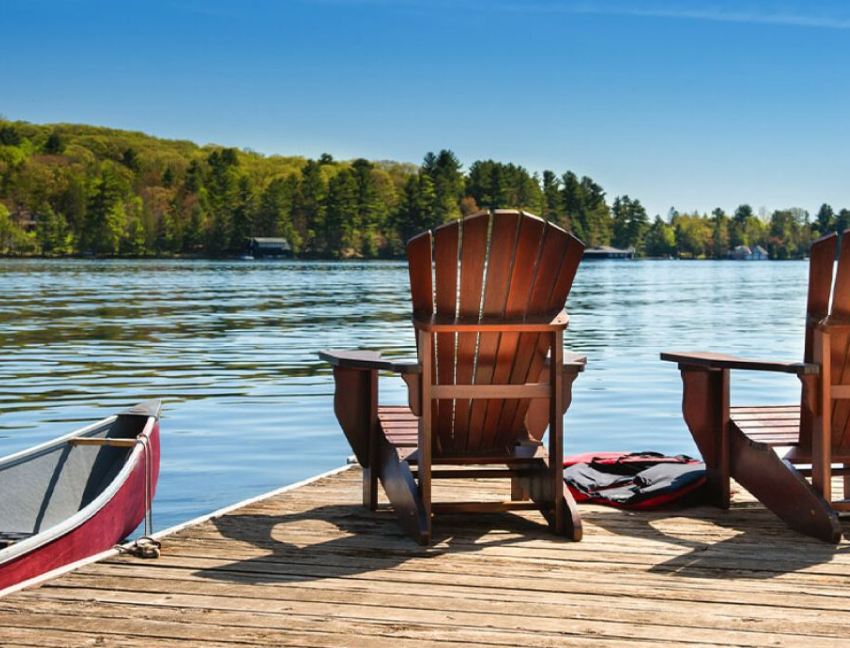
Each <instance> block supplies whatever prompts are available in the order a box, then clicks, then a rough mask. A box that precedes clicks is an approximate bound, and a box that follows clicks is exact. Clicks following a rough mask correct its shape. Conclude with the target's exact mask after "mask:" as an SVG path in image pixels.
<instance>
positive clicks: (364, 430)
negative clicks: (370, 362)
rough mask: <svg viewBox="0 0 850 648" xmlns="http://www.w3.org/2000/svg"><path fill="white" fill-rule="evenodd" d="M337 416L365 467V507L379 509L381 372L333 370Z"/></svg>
mask: <svg viewBox="0 0 850 648" xmlns="http://www.w3.org/2000/svg"><path fill="white" fill-rule="evenodd" d="M334 383H335V391H334V413H335V414H336V418H337V420H338V421H339V424H340V427H341V428H342V431H343V432H344V433H345V436H346V438H347V439H348V443H349V445H350V446H351V449H352V450H353V451H354V455H355V456H356V457H357V461H358V463H359V464H360V465H361V466H362V467H363V506H365V507H367V508H369V509H370V510H373V511H374V510H375V509H376V508H377V506H378V476H379V475H378V472H379V466H380V458H379V447H378V442H377V434H378V425H379V423H378V372H377V371H376V370H374V369H372V370H369V369H353V368H349V367H334Z"/></svg>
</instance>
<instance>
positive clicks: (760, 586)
mask: <svg viewBox="0 0 850 648" xmlns="http://www.w3.org/2000/svg"><path fill="white" fill-rule="evenodd" d="M507 487H508V486H507V483H505V482H484V481H477V482H472V481H471V480H464V481H463V482H462V483H454V482H440V483H437V485H436V486H435V495H436V496H437V497H442V498H443V499H452V498H453V497H457V498H461V499H469V498H470V496H471V495H474V497H476V498H477V497H481V498H482V499H486V498H488V497H492V498H494V499H501V498H503V497H504V496H505V489H506V488H507ZM470 489H472V490H474V491H477V492H475V493H470ZM464 490H465V491H466V492H465V493H464ZM359 497H360V474H359V472H358V470H357V469H351V470H347V471H344V472H341V473H338V474H336V475H334V476H331V477H327V478H323V479H321V480H318V481H315V482H313V483H310V484H308V485H306V486H303V487H301V488H298V489H295V490H291V491H288V492H286V493H282V494H279V495H275V496H273V497H271V498H269V499H266V500H264V501H261V502H258V503H255V504H252V505H250V506H248V507H246V508H242V509H239V510H237V511H234V512H232V513H230V514H227V515H224V516H222V517H219V518H217V519H213V520H211V521H208V522H204V523H202V524H199V525H196V526H191V527H189V528H186V529H184V530H182V531H180V532H178V533H176V534H175V535H172V536H170V537H168V538H167V539H166V540H165V542H164V547H163V556H162V558H160V559H159V560H156V561H143V560H140V559H136V558H130V557H116V558H111V559H108V560H106V561H105V562H101V563H98V564H93V565H89V566H86V567H83V568H82V569H80V570H79V571H77V572H74V573H72V574H69V575H66V576H63V577H61V578H59V579H57V580H54V581H52V582H50V583H48V584H46V585H44V586H42V587H40V588H38V589H32V590H27V591H24V592H20V593H17V594H13V595H11V596H9V597H7V598H5V599H2V600H0V644H1V645H3V646H6V647H9V646H62V647H73V646H146V647H148V646H159V645H175V646H204V647H208V648H210V647H215V646H233V645H243V646H244V645H262V646H367V645H368V646H377V647H382V646H386V647H387V648H389V647H391V646H392V647H405V646H427V645H433V646H442V647H449V646H459V647H460V646H464V647H467V648H468V647H469V646H470V645H494V646H565V645H579V646H594V647H596V646H621V645H623V644H624V642H625V641H626V640H629V642H631V644H633V645H653V646H657V645H659V644H664V643H681V644H688V645H744V646H767V645H770V646H836V647H838V646H841V647H846V646H848V645H850V644H848V640H850V543H847V542H844V543H842V545H840V546H839V547H837V548H836V547H832V546H828V545H825V544H822V543H820V542H818V541H816V540H810V539H808V538H805V537H803V536H800V535H798V534H796V533H794V532H792V531H790V530H788V529H786V528H785V527H784V526H783V524H782V523H780V522H779V521H778V520H776V519H775V518H774V517H773V516H772V515H771V514H769V513H767V512H765V511H764V510H761V509H760V507H758V505H756V504H754V503H753V502H751V501H749V498H748V497H747V496H746V494H740V493H739V494H738V495H736V498H735V505H734V507H733V509H732V510H730V511H728V512H721V511H717V510H714V509H710V508H698V509H690V510H687V511H682V512H656V513H641V514H629V513H624V512H620V511H615V510H611V509H605V508H602V507H583V508H582V511H583V515H584V521H585V539H584V541H582V542H581V543H571V542H567V541H561V540H559V539H557V538H555V537H553V536H551V535H549V534H548V533H547V531H546V529H545V527H543V526H542V525H541V523H540V520H541V518H540V517H539V516H538V515H537V514H535V513H523V514H498V515H497V514H493V515H474V516H469V517H466V518H464V517H462V516H453V517H451V516H443V517H441V518H440V519H438V520H437V522H436V523H435V527H434V528H435V538H436V541H437V542H436V544H435V545H434V546H433V547H431V548H423V547H419V546H417V545H416V544H414V543H413V542H412V541H411V540H409V539H408V538H407V537H406V536H403V535H402V534H401V532H400V531H399V529H398V528H397V526H396V524H395V522H394V519H393V515H392V513H391V512H390V511H388V510H382V511H379V512H378V513H376V514H373V513H370V512H368V511H366V510H364V509H363V508H362V507H361V506H360V505H359ZM751 509H757V510H751Z"/></svg>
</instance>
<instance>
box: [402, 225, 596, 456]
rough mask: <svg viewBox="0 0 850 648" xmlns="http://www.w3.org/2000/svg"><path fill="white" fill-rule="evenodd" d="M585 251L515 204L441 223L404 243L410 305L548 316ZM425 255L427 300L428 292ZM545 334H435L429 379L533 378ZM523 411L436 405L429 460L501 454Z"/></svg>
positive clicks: (514, 406) (461, 312)
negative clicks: (433, 368)
mask: <svg viewBox="0 0 850 648" xmlns="http://www.w3.org/2000/svg"><path fill="white" fill-rule="evenodd" d="M429 246H430V247H431V248H432V250H431V253H432V256H431V257H430V258H429V257H428V256H427V254H426V249H427V248H428V247H429ZM583 249H584V246H583V244H582V243H581V242H580V241H578V239H576V238H575V237H573V236H572V235H570V234H568V233H566V232H564V231H563V230H561V229H560V228H557V227H555V226H553V225H550V224H547V223H545V222H544V221H542V220H541V219H539V218H537V217H536V216H532V215H530V214H525V213H522V212H518V211H513V210H496V211H493V212H487V211H485V212H481V213H478V214H475V215H473V216H469V217H467V218H465V219H463V220H460V221H456V222H453V223H450V224H447V225H443V226H441V227H438V228H436V229H435V230H434V232H433V237H432V238H428V237H425V236H424V235H420V236H419V237H416V238H414V239H411V242H410V244H409V247H408V260H409V263H410V265H411V268H410V278H411V291H412V296H413V307H414V311H415V312H417V313H418V314H423V315H428V314H431V312H434V311H435V312H436V314H437V315H439V316H448V317H462V318H464V319H472V320H474V321H475V320H479V319H480V317H501V316H507V317H512V318H516V317H523V316H526V315H541V314H553V315H554V314H555V313H556V312H557V311H559V310H560V309H561V308H563V306H564V302H565V301H566V297H567V294H568V293H569V289H570V286H571V285H572V279H573V277H574V276H575V270H576V268H577V266H578V260H580V259H581V255H582V251H583ZM432 259H433V306H431V300H429V298H428V296H426V295H425V288H426V287H427V286H428V285H429V282H430V281H431V261H432ZM414 264H416V265H417V266H418V267H416V268H414V267H413V265H414ZM414 284H415V285H414ZM546 338H547V336H545V335H541V334H536V333H523V334H519V333H512V332H504V333H493V332H489V333H457V334H455V333H439V334H436V335H435V336H434V342H435V344H434V347H435V354H434V359H435V362H436V372H435V375H434V377H433V378H434V382H435V383H436V384H442V385H449V384H479V385H490V384H508V383H514V384H522V383H524V382H529V381H532V382H533V381H536V380H537V379H538V376H539V375H540V372H541V371H542V368H543V364H544V360H545V357H546V353H547V352H548V349H549V345H550V341H549V340H548V339H546ZM527 407H528V401H527V399H526V400H518V399H513V400H510V401H508V400H498V399H453V400H449V399H446V400H440V401H437V402H436V406H435V408H434V409H433V413H434V417H433V419H432V420H433V440H432V451H433V452H434V454H435V456H439V455H458V454H464V453H475V454H479V453H481V452H505V451H506V448H508V447H509V446H511V445H513V443H514V441H515V440H516V439H517V438H518V437H521V434H522V432H523V431H524V416H525V411H526V410H527Z"/></svg>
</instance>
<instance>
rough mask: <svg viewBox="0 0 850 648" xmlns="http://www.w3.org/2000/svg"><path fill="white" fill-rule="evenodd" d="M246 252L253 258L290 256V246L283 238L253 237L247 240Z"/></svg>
mask: <svg viewBox="0 0 850 648" xmlns="http://www.w3.org/2000/svg"><path fill="white" fill-rule="evenodd" d="M246 254H249V255H250V256H252V257H254V258H255V259H281V258H290V257H291V256H292V246H291V245H289V241H287V240H286V239H285V238H271V237H254V238H250V239H248V241H247V245H246Z"/></svg>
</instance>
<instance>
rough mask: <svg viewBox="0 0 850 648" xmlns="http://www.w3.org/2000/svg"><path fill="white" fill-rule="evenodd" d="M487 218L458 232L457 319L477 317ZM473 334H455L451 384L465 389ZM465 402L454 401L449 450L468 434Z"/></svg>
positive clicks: (471, 222) (475, 340)
mask: <svg viewBox="0 0 850 648" xmlns="http://www.w3.org/2000/svg"><path fill="white" fill-rule="evenodd" d="M489 224H490V215H489V214H481V215H478V216H473V217H471V218H467V219H466V220H465V221H463V227H462V229H461V233H462V239H461V259H460V295H459V298H458V312H457V314H458V316H459V317H464V318H471V319H477V318H478V317H479V316H480V313H481V290H482V287H483V285H484V262H485V260H486V258H487V242H488V241H487V231H488V227H489ZM477 345H478V334H477V333H458V334H457V354H456V360H455V383H456V384H458V385H468V384H470V383H471V382H472V379H473V372H474V370H475V350H476V347H477ZM469 409H470V401H469V399H458V400H456V401H455V406H454V424H453V435H452V447H454V448H455V449H460V448H466V447H467V437H468V433H469Z"/></svg>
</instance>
